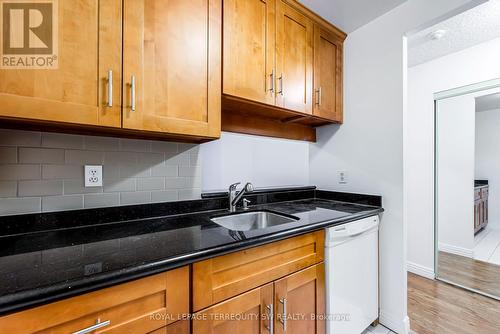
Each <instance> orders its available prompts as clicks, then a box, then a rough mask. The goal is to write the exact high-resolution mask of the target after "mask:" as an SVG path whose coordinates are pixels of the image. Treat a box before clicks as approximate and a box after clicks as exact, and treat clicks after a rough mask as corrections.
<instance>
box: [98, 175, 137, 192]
mask: <svg viewBox="0 0 500 334" xmlns="http://www.w3.org/2000/svg"><path fill="white" fill-rule="evenodd" d="M103 181H104V189H103V190H104V192H105V193H112V192H122V191H135V187H136V186H135V185H136V179H133V178H130V179H106V178H105V179H104V180H103Z"/></svg>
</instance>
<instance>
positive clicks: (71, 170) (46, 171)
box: [42, 165, 83, 179]
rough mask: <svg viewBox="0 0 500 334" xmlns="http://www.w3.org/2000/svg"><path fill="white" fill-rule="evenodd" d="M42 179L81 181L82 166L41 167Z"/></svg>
mask: <svg viewBox="0 0 500 334" xmlns="http://www.w3.org/2000/svg"><path fill="white" fill-rule="evenodd" d="M42 178H43V179H83V166H79V165H42Z"/></svg>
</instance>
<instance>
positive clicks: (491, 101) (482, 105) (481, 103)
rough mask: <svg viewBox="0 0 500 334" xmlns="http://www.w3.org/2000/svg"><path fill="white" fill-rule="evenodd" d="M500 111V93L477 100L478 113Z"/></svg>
mask: <svg viewBox="0 0 500 334" xmlns="http://www.w3.org/2000/svg"><path fill="white" fill-rule="evenodd" d="M496 109H500V93H496V94H490V95H484V96H480V97H478V98H476V112H481V111H488V110H496Z"/></svg>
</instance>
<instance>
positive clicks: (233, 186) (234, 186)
mask: <svg viewBox="0 0 500 334" xmlns="http://www.w3.org/2000/svg"><path fill="white" fill-rule="evenodd" d="M240 183H241V182H236V183H233V184H232V185H230V186H229V191H230V192H231V191H235V190H236V187H237V186H238V185H239V184H240Z"/></svg>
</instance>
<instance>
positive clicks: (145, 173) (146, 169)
mask: <svg viewBox="0 0 500 334" xmlns="http://www.w3.org/2000/svg"><path fill="white" fill-rule="evenodd" d="M150 167H151V166H148V165H125V166H122V167H120V177H122V178H130V177H149V176H151V168H150Z"/></svg>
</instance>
